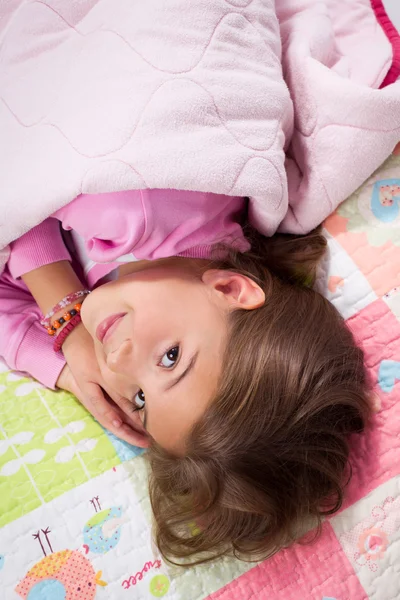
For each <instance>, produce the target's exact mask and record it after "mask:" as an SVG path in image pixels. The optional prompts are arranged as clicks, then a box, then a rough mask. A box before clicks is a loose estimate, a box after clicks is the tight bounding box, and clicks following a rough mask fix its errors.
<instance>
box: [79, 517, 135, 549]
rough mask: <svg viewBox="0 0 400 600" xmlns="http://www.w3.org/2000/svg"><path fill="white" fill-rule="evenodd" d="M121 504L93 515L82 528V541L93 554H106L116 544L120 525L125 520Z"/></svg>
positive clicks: (119, 534) (119, 535)
mask: <svg viewBox="0 0 400 600" xmlns="http://www.w3.org/2000/svg"><path fill="white" fill-rule="evenodd" d="M127 520H128V519H127V518H126V517H124V516H123V515H122V507H121V506H113V507H112V508H108V509H106V510H102V511H101V512H99V513H97V514H96V515H94V516H93V517H92V518H91V519H89V521H88V522H87V523H86V525H85V527H84V529H83V542H84V545H85V546H87V547H88V549H89V550H91V551H92V552H94V553H95V554H106V553H107V552H108V551H109V550H111V549H112V548H115V546H116V545H117V544H118V542H119V539H120V537H121V525H123V524H124V523H126V522H127Z"/></svg>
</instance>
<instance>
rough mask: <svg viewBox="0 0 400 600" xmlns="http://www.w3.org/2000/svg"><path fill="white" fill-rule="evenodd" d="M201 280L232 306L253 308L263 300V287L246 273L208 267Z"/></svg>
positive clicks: (246, 308) (258, 306)
mask: <svg viewBox="0 0 400 600" xmlns="http://www.w3.org/2000/svg"><path fill="white" fill-rule="evenodd" d="M202 280H203V283H204V284H205V285H206V286H207V287H208V288H209V289H210V290H211V291H213V292H214V293H216V294H217V295H218V297H219V298H220V299H221V300H222V301H224V302H226V303H228V306H230V307H232V308H242V309H244V310H254V309H255V308H260V306H262V305H263V304H264V302H265V293H264V291H263V289H262V288H261V287H260V286H259V285H258V283H256V282H255V281H253V280H252V279H251V278H250V277H246V275H241V274H240V273H235V272H234V271H225V270H224V269H210V270H208V271H206V272H205V273H204V274H203V277H202Z"/></svg>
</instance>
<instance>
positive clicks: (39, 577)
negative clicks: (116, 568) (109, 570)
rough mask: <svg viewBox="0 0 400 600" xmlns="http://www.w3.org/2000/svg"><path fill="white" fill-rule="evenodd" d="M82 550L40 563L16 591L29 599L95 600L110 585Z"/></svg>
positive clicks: (43, 560) (51, 556)
mask: <svg viewBox="0 0 400 600" xmlns="http://www.w3.org/2000/svg"><path fill="white" fill-rule="evenodd" d="M101 575H102V573H101V571H99V572H98V573H95V572H94V569H93V566H92V564H91V563H90V561H89V560H88V559H87V558H86V557H85V556H83V555H82V554H81V553H80V552H79V550H61V551H60V552H54V554H50V555H49V556H45V557H44V558H42V560H41V561H39V562H38V563H36V565H34V566H33V567H32V569H30V571H28V573H27V574H26V575H25V577H24V579H23V580H22V581H21V582H20V583H19V584H18V585H17V587H16V588H15V591H16V592H17V594H19V595H20V596H21V598H24V599H25V600H93V598H94V597H95V595H96V585H100V586H105V585H107V584H106V583H105V582H104V581H102V580H101Z"/></svg>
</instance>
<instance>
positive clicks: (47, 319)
mask: <svg viewBox="0 0 400 600" xmlns="http://www.w3.org/2000/svg"><path fill="white" fill-rule="evenodd" d="M88 294H90V290H79V292H72V293H71V294H68V295H67V296H65V297H64V298H63V299H62V300H60V302H59V303H58V304H56V305H55V306H53V308H52V309H51V311H49V312H48V313H47V315H45V316H42V320H41V321H40V324H41V325H43V327H46V328H48V327H50V326H51V318H52V317H53V316H54V315H55V314H56V313H57V312H58V311H60V310H62V309H63V308H65V307H66V306H68V305H69V304H72V303H73V302H75V301H76V300H78V298H82V299H85V298H86V296H88ZM82 301H83V300H82Z"/></svg>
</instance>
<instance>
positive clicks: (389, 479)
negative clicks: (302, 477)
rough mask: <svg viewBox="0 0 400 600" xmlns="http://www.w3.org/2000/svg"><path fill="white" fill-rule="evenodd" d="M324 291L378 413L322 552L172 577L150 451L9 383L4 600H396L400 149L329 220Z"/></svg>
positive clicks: (25, 385) (2, 419) (78, 411)
mask: <svg viewBox="0 0 400 600" xmlns="http://www.w3.org/2000/svg"><path fill="white" fill-rule="evenodd" d="M324 231H325V234H326V236H327V238H328V244H329V255H328V257H327V259H326V260H325V262H324V264H323V265H322V269H321V274H320V277H319V279H318V286H319V287H320V289H321V291H322V292H323V293H325V294H326V295H327V297H328V298H329V299H330V300H331V301H332V302H333V304H335V306H336V307H337V308H338V310H339V311H340V312H341V313H342V315H343V316H344V317H345V319H346V320H347V322H348V324H349V326H350V327H351V328H352V330H353V331H354V333H355V335H356V337H357V339H358V340H359V342H360V344H361V345H362V346H363V348H364V350H365V355H366V362H367V367H368V369H369V372H370V374H371V377H372V379H373V381H374V383H375V389H376V395H375V397H374V403H375V409H376V416H375V418H374V422H373V424H372V426H371V428H370V429H369V431H368V432H367V433H365V434H364V435H363V436H356V437H355V438H354V440H353V451H352V465H353V472H354V475H353V479H352V481H351V483H350V485H349V488H348V492H347V499H346V503H345V505H344V507H343V509H342V510H341V512H340V513H339V514H337V515H335V516H334V517H333V518H331V519H330V520H329V521H326V522H325V523H324V525H323V529H322V535H321V537H320V538H319V539H318V541H317V542H315V543H314V544H312V545H306V546H302V545H298V544H297V545H294V546H293V547H291V548H289V549H285V550H283V551H281V552H280V553H278V554H277V555H275V556H274V557H273V558H271V559H269V560H267V561H264V562H261V563H259V564H248V563H243V562H239V561H236V560H233V559H224V560H221V561H218V562H215V563H213V564H209V565H205V566H201V567H196V568H192V569H187V570H181V569H177V568H171V567H170V566H168V565H166V564H165V563H164V561H162V560H161V559H160V557H159V556H158V555H157V552H156V550H155V548H154V547H153V546H152V542H151V514H150V507H149V501H148V495H147V488H146V465H145V458H144V457H143V456H142V455H141V452H140V451H139V450H137V449H135V448H132V447H130V446H128V445H127V444H125V443H124V442H121V441H119V440H118V439H116V438H115V437H114V436H113V435H111V434H109V433H107V432H106V431H104V430H103V429H102V428H101V427H100V426H99V425H98V424H97V423H96V422H95V421H94V420H93V418H92V417H91V416H90V415H89V414H88V413H87V412H86V411H85V409H84V408H82V406H81V405H80V404H79V403H77V402H76V401H75V399H74V398H73V397H72V396H70V395H69V394H67V393H64V392H57V393H55V392H52V391H49V390H47V389H45V388H43V387H42V386H41V385H40V384H38V383H37V382H35V381H32V380H30V379H28V378H26V377H25V376H24V375H23V374H21V373H13V372H9V371H8V370H7V368H6V367H4V366H3V367H2V369H1V373H0V527H1V529H0V598H2V599H4V600H17V599H18V598H25V599H29V600H75V599H76V600H92V599H94V598H95V599H96V600H101V599H107V600H108V599H110V600H114V599H115V600H123V599H124V598H130V599H134V600H139V599H142V598H150V599H151V598H165V599H166V600H167V599H168V600H172V599H174V600H175V599H176V600H201V599H203V598H209V599H210V600H211V599H213V600H232V599H233V600H235V599H238V600H239V599H240V600H255V599H262V600H267V599H268V600H298V599H299V598H302V599H309V600H350V599H351V600H366V599H370V600H372V599H373V600H392V599H393V600H394V599H396V598H399V597H400V476H399V475H400V402H399V400H400V146H399V149H398V150H397V151H395V152H394V154H393V156H391V157H390V158H389V160H388V161H387V162H386V163H385V164H384V165H383V166H382V167H381V168H380V169H379V171H378V172H376V173H375V174H374V175H373V176H372V177H371V178H370V179H369V180H368V181H367V182H366V183H365V184H364V185H363V186H362V188H361V189H359V190H358V191H357V192H356V193H355V194H354V195H353V196H351V197H350V198H349V199H348V200H347V201H346V202H345V203H344V204H342V205H341V206H340V207H339V209H338V210H337V212H336V213H335V214H333V215H332V216H331V217H330V218H329V219H328V220H327V221H326V223H325V229H324Z"/></svg>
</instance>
